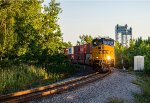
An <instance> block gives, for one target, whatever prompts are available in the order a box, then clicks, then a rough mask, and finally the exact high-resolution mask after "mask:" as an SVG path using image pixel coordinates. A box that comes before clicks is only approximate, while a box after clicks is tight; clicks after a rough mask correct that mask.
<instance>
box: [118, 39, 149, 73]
mask: <svg viewBox="0 0 150 103" xmlns="http://www.w3.org/2000/svg"><path fill="white" fill-rule="evenodd" d="M115 52H116V66H117V67H118V68H122V67H123V66H124V67H125V68H127V69H131V70H132V69H133V67H134V56H137V55H141V56H144V60H145V68H144V70H145V71H146V72H147V73H150V37H148V38H147V39H145V40H143V39H142V37H140V38H138V39H137V40H131V41H130V46H129V47H128V48H127V47H124V46H122V45H121V44H120V43H118V42H117V43H116V45H115ZM122 60H123V64H122Z"/></svg>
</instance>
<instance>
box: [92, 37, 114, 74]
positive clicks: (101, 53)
mask: <svg viewBox="0 0 150 103" xmlns="http://www.w3.org/2000/svg"><path fill="white" fill-rule="evenodd" d="M114 54H115V53H114V40H113V39H111V38H96V39H93V41H92V64H93V69H94V70H96V71H99V72H104V71H108V70H109V69H110V67H114V65H115V55H114Z"/></svg>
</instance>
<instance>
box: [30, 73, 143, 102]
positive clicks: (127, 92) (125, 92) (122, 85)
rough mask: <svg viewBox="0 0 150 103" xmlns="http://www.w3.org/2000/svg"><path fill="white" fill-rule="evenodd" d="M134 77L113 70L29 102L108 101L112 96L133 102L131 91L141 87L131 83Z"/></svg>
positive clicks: (136, 90)
mask: <svg viewBox="0 0 150 103" xmlns="http://www.w3.org/2000/svg"><path fill="white" fill-rule="evenodd" d="M135 79H136V76H135V75H133V74H132V75H131V74H128V73H126V72H120V71H118V70H115V72H113V73H112V74H111V75H110V76H108V77H106V78H104V79H102V80H97V81H95V82H93V83H89V84H86V85H84V86H81V87H78V88H76V89H73V90H70V91H67V92H64V93H62V94H55V95H53V96H47V97H44V98H42V99H41V100H40V99H39V100H36V101H31V102H30V103H37V102H38V103H108V102H109V101H110V100H111V99H112V98H117V99H121V100H123V101H124V102H125V103H134V97H133V94H132V93H133V92H136V93H140V92H141V89H140V88H139V87H138V86H137V85H135V84H133V83H132V81H133V80H135Z"/></svg>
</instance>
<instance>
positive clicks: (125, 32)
mask: <svg viewBox="0 0 150 103" xmlns="http://www.w3.org/2000/svg"><path fill="white" fill-rule="evenodd" d="M130 39H132V28H131V27H130V28H128V25H127V24H126V25H124V26H121V25H118V24H117V25H116V27H115V40H116V41H117V42H119V43H121V44H122V45H123V46H127V47H128V46H129V43H130Z"/></svg>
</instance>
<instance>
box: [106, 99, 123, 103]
mask: <svg viewBox="0 0 150 103" xmlns="http://www.w3.org/2000/svg"><path fill="white" fill-rule="evenodd" d="M108 103H123V100H121V99H118V98H113V99H111V100H110V102H108Z"/></svg>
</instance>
